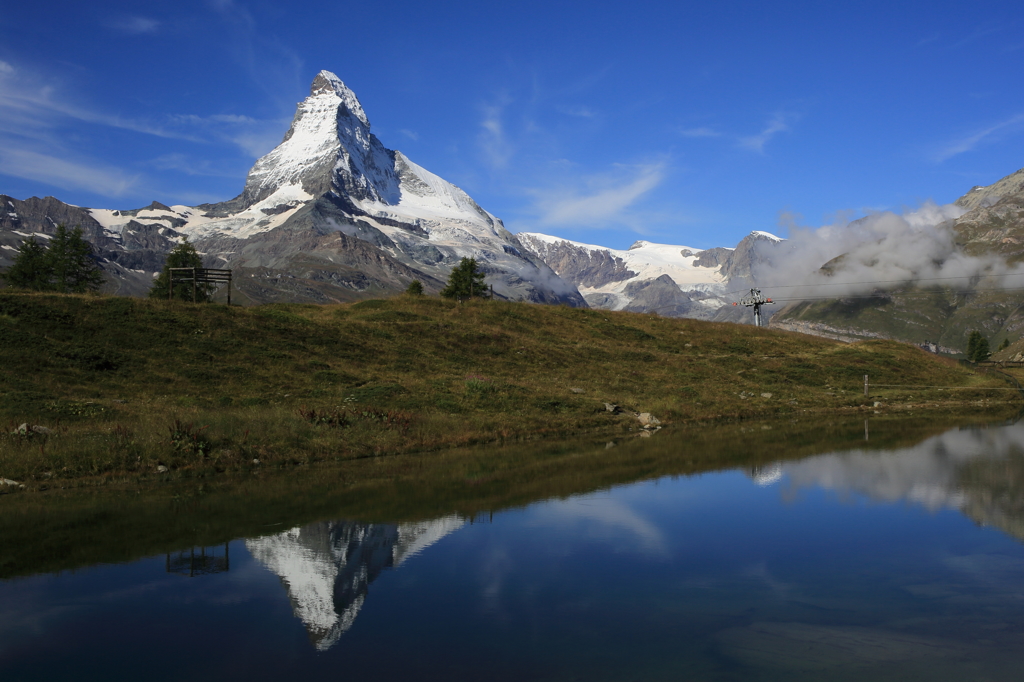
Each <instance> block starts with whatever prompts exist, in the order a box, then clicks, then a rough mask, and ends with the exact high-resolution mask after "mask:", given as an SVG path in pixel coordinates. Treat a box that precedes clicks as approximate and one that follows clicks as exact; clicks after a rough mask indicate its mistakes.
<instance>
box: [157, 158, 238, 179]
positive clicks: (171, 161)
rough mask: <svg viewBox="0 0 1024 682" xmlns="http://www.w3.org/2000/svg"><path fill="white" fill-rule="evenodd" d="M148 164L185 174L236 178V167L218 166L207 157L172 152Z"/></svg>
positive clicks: (158, 168) (159, 168)
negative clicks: (201, 157)
mask: <svg viewBox="0 0 1024 682" xmlns="http://www.w3.org/2000/svg"><path fill="white" fill-rule="evenodd" d="M148 165H149V166H151V167H153V168H156V169H157V170H173V171H178V172H179V173H184V174H185V175H198V176H203V177H213V178H237V177H238V170H237V169H233V168H232V169H222V168H218V167H217V166H216V165H215V164H214V163H212V162H211V161H210V160H209V159H193V158H191V157H189V156H187V155H185V154H179V153H173V154H164V155H162V156H158V157H157V158H155V159H153V160H152V161H149V162H148Z"/></svg>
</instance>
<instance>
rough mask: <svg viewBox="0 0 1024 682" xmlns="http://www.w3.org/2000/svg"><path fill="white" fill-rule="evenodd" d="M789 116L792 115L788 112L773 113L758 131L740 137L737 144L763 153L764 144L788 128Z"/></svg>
mask: <svg viewBox="0 0 1024 682" xmlns="http://www.w3.org/2000/svg"><path fill="white" fill-rule="evenodd" d="M791 118H792V116H791V115H789V114H784V113H777V114H775V115H774V116H773V117H772V118H771V119H770V120H769V121H768V124H767V125H766V126H765V127H764V130H762V131H761V132H760V133H758V134H757V135H751V136H749V137H741V138H740V139H739V141H738V144H739V146H740V147H743V148H744V149H749V150H751V151H754V152H758V153H760V154H763V153H764V147H765V145H766V144H768V143H769V142H771V140H772V138H774V137H775V136H776V135H778V134H779V133H784V132H786V131H788V130H789V129H790V127H789V120H790V119H791Z"/></svg>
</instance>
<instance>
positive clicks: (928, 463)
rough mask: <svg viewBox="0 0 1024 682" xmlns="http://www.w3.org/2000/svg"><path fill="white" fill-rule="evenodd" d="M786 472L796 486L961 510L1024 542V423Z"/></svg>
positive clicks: (847, 455)
mask: <svg viewBox="0 0 1024 682" xmlns="http://www.w3.org/2000/svg"><path fill="white" fill-rule="evenodd" d="M782 470H783V472H784V475H785V476H786V478H787V479H788V482H789V485H791V486H793V487H796V488H803V487H812V486H814V487H822V488H826V489H830V490H835V491H837V492H840V493H858V494H861V495H866V496H868V497H870V498H871V499H874V500H879V501H883V502H898V501H907V502H913V503H916V504H920V505H922V506H924V507H927V508H928V509H933V510H934V509H940V508H943V507H945V508H954V509H959V510H960V511H962V512H963V513H964V514H965V515H967V516H968V517H970V518H971V519H973V520H974V521H976V522H978V523H982V524H985V525H991V526H996V527H998V528H1000V529H1002V530H1003V531H1005V532H1007V533H1009V534H1010V535H1012V536H1013V537H1015V538H1018V539H1020V540H1024V424H1017V425H1013V426H1007V427H1001V428H989V429H958V430H953V431H948V432H946V433H944V434H942V435H939V436H935V437H933V438H929V439H927V440H925V441H924V442H922V443H920V444H919V445H915V446H913V447H909V448H901V449H897V450H890V451H873V452H869V451H862V450H851V451H848V452H843V453H835V454H829V455H822V456H818V457H810V458H808V459H804V460H799V461H794V462H785V463H783V464H782Z"/></svg>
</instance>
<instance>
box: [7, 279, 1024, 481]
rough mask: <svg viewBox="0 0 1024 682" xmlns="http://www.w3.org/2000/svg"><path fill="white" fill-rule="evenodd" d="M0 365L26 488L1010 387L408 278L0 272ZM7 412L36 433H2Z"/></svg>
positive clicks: (795, 337) (942, 397)
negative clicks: (392, 286) (226, 291)
mask: <svg viewBox="0 0 1024 682" xmlns="http://www.w3.org/2000/svg"><path fill="white" fill-rule="evenodd" d="M0 365H2V366H3V367H4V371H3V373H2V374H0V428H2V431H3V433H2V435H0V476H3V477H6V478H11V479H15V480H19V481H23V482H25V483H26V484H27V485H28V486H29V487H34V488H44V487H62V486H67V485H78V484H81V483H83V482H89V483H97V482H103V481H107V482H109V481H118V480H121V481H123V480H138V479H156V480H162V479H174V478H180V477H201V476H209V475H211V474H215V473H218V472H231V471H248V470H253V469H263V470H265V469H268V468H282V467H294V466H305V465H309V464H312V463H316V462H339V461H350V460H357V459H361V458H367V457H380V456H384V455H393V454H403V453H412V452H434V453H437V452H439V451H443V450H446V449H450V448H452V447H458V446H464V445H471V444H474V443H485V442H508V441H517V440H525V439H536V438H544V437H555V436H568V435H572V434H580V433H594V432H601V433H609V434H616V433H627V432H629V431H630V430H636V429H638V426H639V425H638V422H637V421H636V419H634V418H633V417H631V416H629V415H613V414H611V413H609V412H608V411H607V410H606V409H605V406H604V403H606V402H607V403H615V404H617V405H620V406H622V407H623V408H624V409H625V410H627V411H630V412H650V413H652V414H654V415H655V416H656V417H658V418H659V419H660V420H661V421H662V422H663V423H676V424H685V423H693V422H705V421H714V420H734V419H747V418H753V417H758V416H773V415H774V416H777V415H800V414H804V413H806V412H811V413H814V412H836V411H840V412H842V411H846V412H850V411H858V410H863V409H865V407H866V405H869V404H870V403H871V402H872V401H874V400H881V401H883V402H884V403H885V408H884V409H895V408H899V407H904V408H905V409H907V410H913V409H917V410H920V409H924V407H925V406H932V407H930V408H929V409H934V406H936V405H938V406H940V407H942V408H945V409H948V410H954V411H961V410H964V409H968V408H969V409H972V410H978V411H984V410H986V409H989V408H987V407H986V406H985V403H984V402H983V401H985V400H989V401H991V400H992V399H993V397H994V396H995V397H996V398H997V399H1002V400H1006V401H1014V400H1018V399H1019V396H1016V394H1011V393H1009V392H982V391H969V390H958V391H955V392H954V391H931V390H929V391H915V390H903V389H899V390H882V391H877V392H875V393H874V395H873V396H872V398H871V400H865V399H864V397H863V395H862V385H863V379H862V377H863V375H864V374H869V375H870V376H871V381H872V382H873V383H877V384H912V385H928V386H936V385H942V386H957V387H979V388H980V387H985V386H1005V384H1002V383H1000V380H999V379H998V378H991V377H980V376H976V375H974V374H972V373H970V372H969V371H967V370H965V369H963V368H960V367H958V366H956V365H955V364H954V363H951V362H947V361H943V360H941V359H937V358H935V357H934V356H930V355H928V354H927V353H924V352H921V351H919V350H917V349H915V348H913V347H910V346H906V345H902V344H898V343H893V342H886V341H870V342H863V343H858V344H854V345H844V344H839V343H835V342H832V341H828V340H824V339H820V338H814V337H808V336H803V335H799V334H791V333H785V332H777V331H772V330H768V329H756V328H752V327H747V326H738V325H732V324H714V323H707V322H699V321H694V320H678V319H667V318H659V317H656V316H650V315H641V314H634V313H612V312H607V311H597V310H580V309H573V308H566V307H555V306H540V305H531V304H524V303H509V302H497V301H483V300H480V301H472V302H468V303H462V304H458V303H454V302H450V301H443V300H440V299H435V298H430V297H422V296H421V297H411V296H400V297H397V298H393V299H389V300H370V301H363V302H360V303H355V304H346V305H338V306H313V305H285V304H274V305H268V306H262V307H257V308H239V307H232V308H229V307H227V306H223V305H216V304H208V305H198V306H196V305H191V304H183V303H177V302H166V301H158V300H148V299H128V298H111V297H99V296H60V295H42V294H12V293H0ZM767 394H770V397H769V396H768V395H767ZM310 411H313V413H314V414H335V415H337V419H334V420H333V423H332V422H331V420H328V421H323V420H316V419H312V420H311V419H309V418H307V417H303V416H302V414H303V413H305V414H307V415H308V414H309V413H310ZM385 414H386V415H390V416H388V417H386V418H385V417H382V416H381V415H385ZM22 423H27V424H29V425H41V426H44V427H47V428H48V429H51V430H52V433H50V434H48V435H35V436H31V437H26V436H19V435H13V434H12V433H11V432H12V431H14V430H15V429H16V428H17V426H18V425H20V424H22ZM254 460H258V462H259V463H258V464H256V463H254ZM164 469H166V471H164Z"/></svg>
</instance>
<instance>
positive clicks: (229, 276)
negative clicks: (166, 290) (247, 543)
mask: <svg viewBox="0 0 1024 682" xmlns="http://www.w3.org/2000/svg"><path fill="white" fill-rule="evenodd" d="M228 306H229V307H230V306H231V273H228ZM225 547H226V545H225Z"/></svg>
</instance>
